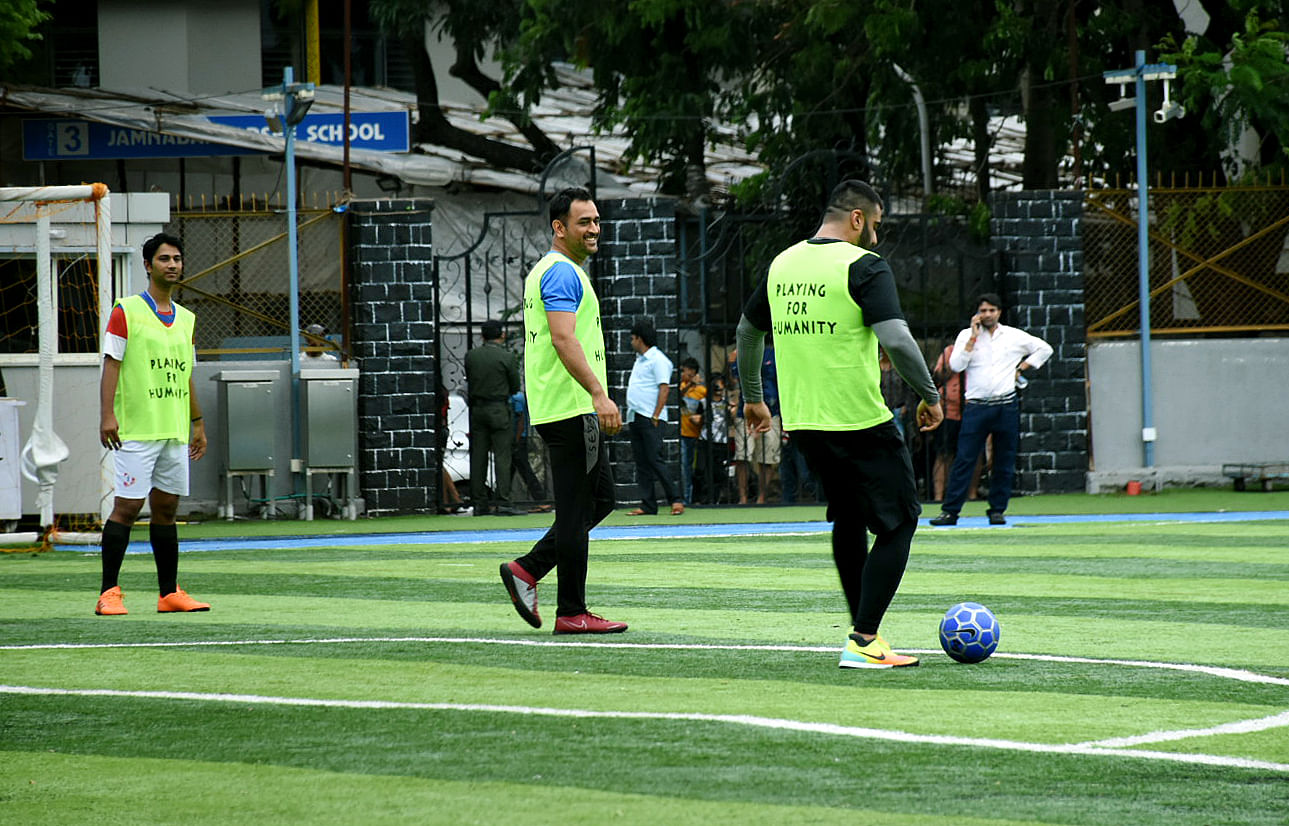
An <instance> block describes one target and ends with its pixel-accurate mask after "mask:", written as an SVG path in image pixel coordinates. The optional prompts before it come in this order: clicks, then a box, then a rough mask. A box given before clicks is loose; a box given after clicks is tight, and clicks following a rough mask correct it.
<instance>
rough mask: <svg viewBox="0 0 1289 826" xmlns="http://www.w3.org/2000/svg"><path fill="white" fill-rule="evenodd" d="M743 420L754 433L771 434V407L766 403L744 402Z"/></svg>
mask: <svg viewBox="0 0 1289 826" xmlns="http://www.w3.org/2000/svg"><path fill="white" fill-rule="evenodd" d="M743 418H745V419H747V426H748V429H749V430H750V431H751V432H752V433H769V432H770V406H769V405H768V404H766V403H765V402H744V404H743Z"/></svg>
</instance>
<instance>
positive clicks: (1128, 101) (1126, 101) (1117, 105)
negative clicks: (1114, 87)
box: [1106, 97, 1137, 112]
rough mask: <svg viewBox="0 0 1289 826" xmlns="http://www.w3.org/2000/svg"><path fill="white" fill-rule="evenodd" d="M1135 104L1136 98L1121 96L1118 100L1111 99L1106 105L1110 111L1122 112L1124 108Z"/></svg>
mask: <svg viewBox="0 0 1289 826" xmlns="http://www.w3.org/2000/svg"><path fill="white" fill-rule="evenodd" d="M1136 105H1137V99H1136V98H1127V97H1121V98H1119V99H1118V100H1112V101H1110V102H1109V103H1108V104H1106V106H1107V107H1108V108H1109V109H1110V111H1111V112H1122V111H1123V110H1124V109H1131V108H1132V107H1134V106H1136Z"/></svg>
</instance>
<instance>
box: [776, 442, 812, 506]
mask: <svg viewBox="0 0 1289 826" xmlns="http://www.w3.org/2000/svg"><path fill="white" fill-rule="evenodd" d="M779 484H780V486H781V487H782V488H783V502H784V504H787V505H795V504H796V502H797V497H798V496H801V497H802V498H805V497H806V496H808V495H814V496H816V497H817V496H818V493H817V491H816V490H815V478H814V476H813V475H811V473H810V467H809V466H808V465H807V464H806V457H805V456H804V455H803V454H802V453H801V451H800V450H799V449H797V444H796V442H794V441H792V437H791V436H789V437H788V439H787V440H786V441H785V442H784V443H783V450H782V453H781V454H780V455H779Z"/></svg>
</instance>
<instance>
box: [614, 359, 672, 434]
mask: <svg viewBox="0 0 1289 826" xmlns="http://www.w3.org/2000/svg"><path fill="white" fill-rule="evenodd" d="M675 369H676V368H675V366H674V365H673V364H672V363H671V359H669V358H667V357H666V356H665V355H663V353H662V351H661V350H659V349H658V348H657V347H650V348H649V349H648V350H646V351H644V352H643V353H637V354H636V362H635V364H633V365H632V366H631V377H630V378H629V379H628V380H627V419H626V420H627V421H628V422H630V421H632V420H634V419H635V417H636V416H644V417H645V418H646V419H648V418H651V417H652V416H653V411H654V410H656V409H657V407H658V388H659V387H660V386H662V385H664V384H670V383H671V374H672V371H673V370H675ZM658 421H660V422H665V421H667V408H666V407H664V408H663V409H662V412H661V413H660V414H658Z"/></svg>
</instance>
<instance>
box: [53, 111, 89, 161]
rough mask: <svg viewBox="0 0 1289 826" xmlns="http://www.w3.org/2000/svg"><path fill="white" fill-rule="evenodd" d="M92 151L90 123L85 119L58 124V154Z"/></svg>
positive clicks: (79, 153)
mask: <svg viewBox="0 0 1289 826" xmlns="http://www.w3.org/2000/svg"><path fill="white" fill-rule="evenodd" d="M89 151H90V142H89V124H88V123H86V122H85V121H83V120H78V121H69V122H67V123H62V124H59V125H58V154H59V156H64V155H88V154H89Z"/></svg>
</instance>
